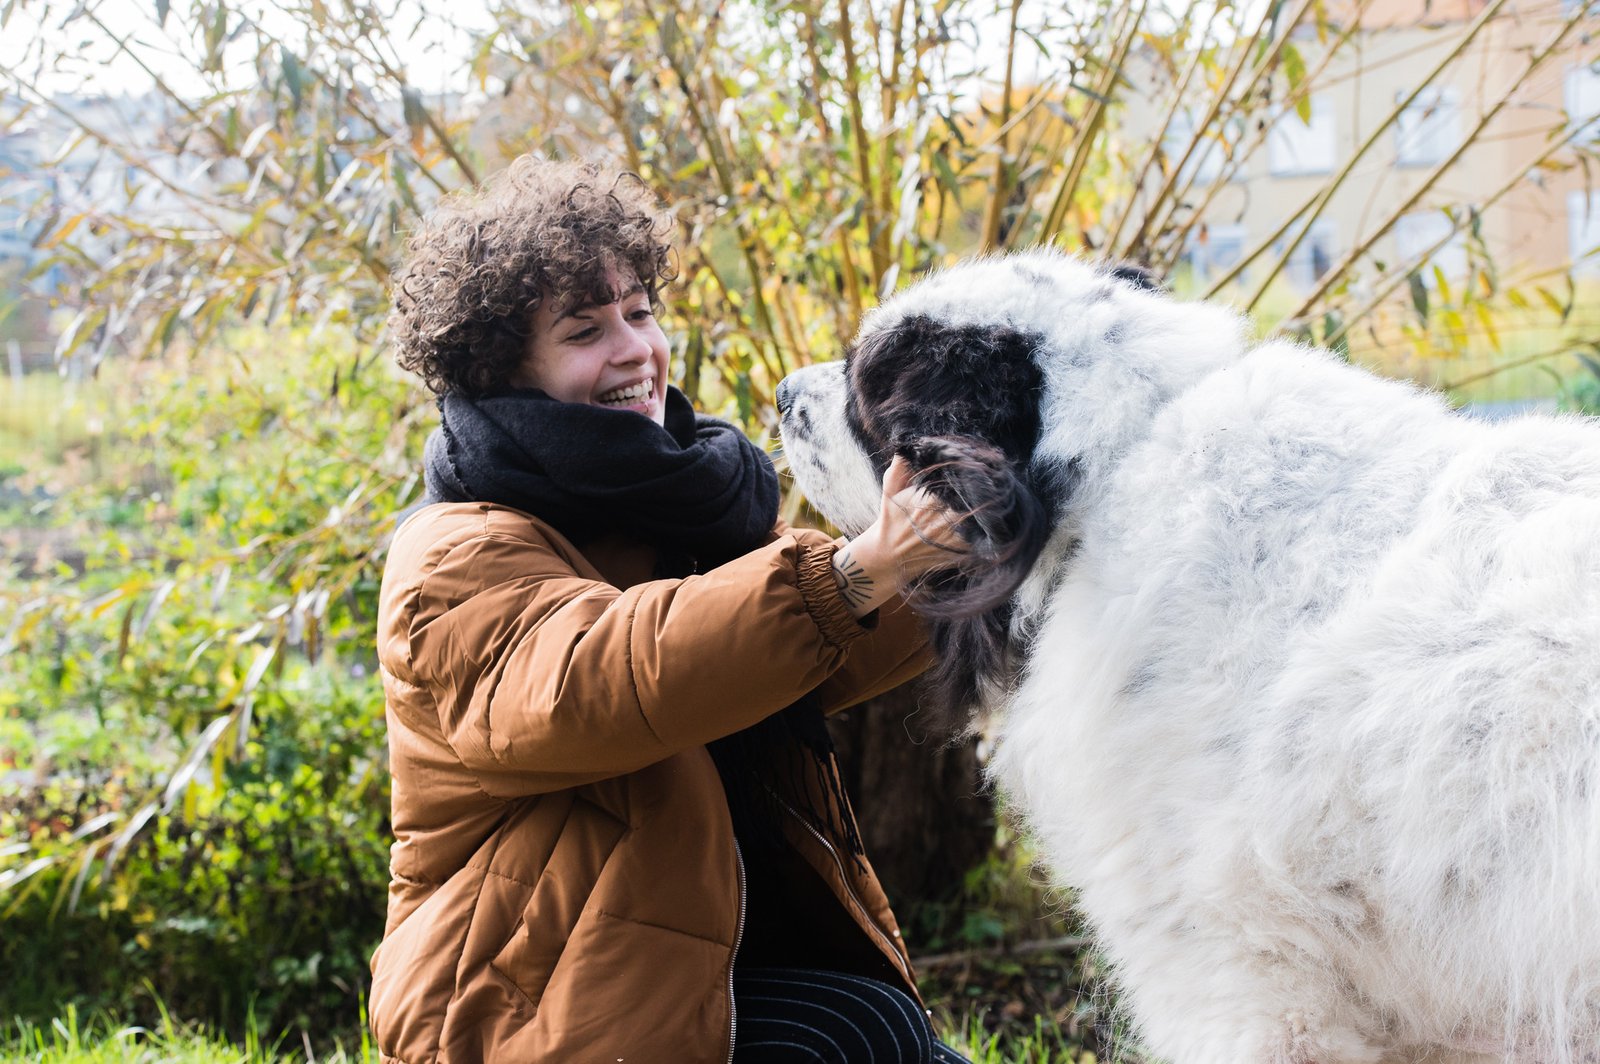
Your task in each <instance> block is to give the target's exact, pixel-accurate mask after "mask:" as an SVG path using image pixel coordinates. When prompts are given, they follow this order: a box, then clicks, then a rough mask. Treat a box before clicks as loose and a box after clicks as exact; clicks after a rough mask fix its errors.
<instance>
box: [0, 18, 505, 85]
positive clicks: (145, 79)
mask: <svg viewBox="0 0 1600 1064" xmlns="http://www.w3.org/2000/svg"><path fill="white" fill-rule="evenodd" d="M311 2H313V0H302V2H301V3H296V2H295V0H289V4H288V5H285V4H283V3H277V2H269V0H245V2H242V3H235V4H233V5H230V6H231V8H232V10H234V11H236V12H243V13H244V14H246V15H248V16H249V17H250V18H251V19H252V20H254V21H255V22H257V23H258V24H259V25H261V26H262V27H263V28H265V29H266V30H267V31H268V32H270V33H272V34H273V35H274V36H276V37H279V38H281V39H283V40H284V41H286V42H294V41H295V40H297V39H303V31H302V30H300V29H299V28H298V27H299V25H300V23H301V20H302V19H303V18H305V17H306V16H305V15H304V14H302V13H296V12H295V11H293V10H290V11H285V9H284V8H285V6H290V7H291V8H294V7H304V6H309V4H310V3H311ZM376 6H378V7H380V8H381V9H383V10H384V11H385V12H386V15H387V16H388V17H387V18H386V22H387V23H388V24H389V25H390V26H391V27H395V28H399V29H400V30H401V32H395V33H393V34H392V38H391V39H392V42H393V45H394V48H395V50H396V52H397V54H398V55H397V57H398V58H399V60H400V62H402V63H403V64H404V65H405V68H406V72H407V75H408V80H409V81H410V83H411V84H414V85H416V86H417V87H418V88H420V89H422V90H423V91H425V92H434V91H441V90H444V89H451V88H453V89H456V90H458V91H459V90H461V89H464V88H465V85H464V83H463V79H462V77H461V73H460V71H461V65H462V57H463V56H465V55H466V43H465V42H466V40H467V36H466V32H465V30H467V29H471V28H473V27H475V26H477V27H481V26H484V25H487V24H488V22H489V15H488V10H487V5H486V4H485V3H484V2H483V0H450V3H449V5H448V8H447V10H448V11H449V18H450V20H453V21H454V22H455V24H456V25H457V26H458V27H460V30H459V31H456V32H452V31H451V29H450V28H449V27H448V25H447V23H446V21H445V20H444V19H442V18H440V17H439V15H438V11H439V10H440V7H441V5H439V4H437V3H434V4H428V2H427V0H378V2H377V5H376ZM424 7H426V8H430V9H431V11H432V13H431V14H430V15H429V16H428V19H427V27H428V32H427V33H423V34H409V33H407V32H404V31H405V30H408V29H409V28H410V27H411V26H414V25H415V24H416V21H417V13H418V11H419V9H422V8H424ZM3 8H4V5H3V4H0V9H3ZM171 8H172V10H171V12H170V14H169V16H168V21H167V25H166V27H165V28H163V26H162V25H161V23H160V22H159V21H158V15H157V10H158V9H157V2H156V0H84V2H76V0H19V2H18V3H17V4H16V6H15V7H13V8H12V10H11V14H10V18H9V20H8V21H7V22H6V23H5V24H4V26H3V27H0V71H6V72H11V73H14V74H16V75H18V76H19V77H21V78H25V79H26V80H27V81H28V82H29V83H31V84H34V85H37V86H38V87H39V88H40V89H41V90H42V91H45V92H49V93H64V94H73V95H97V94H113V95H114V94H129V95H138V94H140V93H142V92H143V91H144V90H146V89H148V88H149V87H150V85H151V79H150V75H149V74H147V73H146V72H145V71H144V70H143V69H141V67H140V65H139V63H137V62H135V61H134V59H133V58H132V57H131V56H129V55H128V54H127V53H126V52H121V51H119V50H118V49H117V48H116V46H115V45H114V44H113V43H112V42H111V41H110V40H109V37H108V34H107V33H106V32H105V31H104V30H102V29H101V28H100V27H99V26H96V25H95V24H94V22H93V21H92V19H98V20H99V21H100V22H101V23H103V24H104V26H105V29H106V30H109V31H110V32H111V34H115V35H117V36H120V37H127V38H130V39H131V40H134V41H137V42H139V43H140V44H141V45H144V46H145V47H142V48H139V49H138V51H139V54H140V55H141V57H143V58H145V60H146V61H147V62H149V63H150V64H151V65H152V67H153V68H154V69H155V71H156V72H157V73H158V74H160V75H161V77H162V78H163V80H165V81H167V82H168V84H170V85H171V86H172V87H173V88H174V89H176V90H177V91H178V92H179V93H181V94H183V95H185V96H201V95H204V94H206V93H207V92H208V91H210V90H211V89H212V88H213V86H212V85H211V84H209V83H208V82H207V81H206V80H205V79H204V78H203V77H201V76H200V75H199V74H198V73H197V72H196V71H195V69H194V67H195V64H194V60H193V58H192V51H193V48H194V44H193V42H192V39H190V38H189V37H187V36H182V37H178V36H174V31H177V30H178V29H179V23H180V19H179V17H178V14H179V12H181V11H187V10H188V0H171ZM83 12H87V13H88V14H84V13H83ZM91 16H92V18H91ZM452 38H454V39H452ZM41 44H44V45H48V46H49V47H48V48H47V49H46V50H47V51H49V52H51V53H55V52H62V53H64V54H65V55H66V56H67V57H68V58H67V59H66V60H65V61H64V62H63V63H62V64H61V65H60V67H59V68H56V69H42V68H41V66H40V63H39V55H40V52H41ZM255 50H256V49H255V45H254V43H253V42H251V41H236V42H234V44H233V45H232V47H230V48H227V49H226V50H225V52H224V57H225V63H226V64H227V65H228V66H229V70H228V74H229V78H230V80H231V81H233V82H234V83H237V80H238V79H239V78H240V77H241V76H244V77H248V76H249V71H250V66H249V59H250V58H251V57H253V56H254V54H255ZM3 87H4V82H3V81H0V90H3Z"/></svg>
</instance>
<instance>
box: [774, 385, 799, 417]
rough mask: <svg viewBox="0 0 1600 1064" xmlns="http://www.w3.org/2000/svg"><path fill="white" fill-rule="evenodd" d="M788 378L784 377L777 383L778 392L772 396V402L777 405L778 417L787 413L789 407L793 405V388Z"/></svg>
mask: <svg viewBox="0 0 1600 1064" xmlns="http://www.w3.org/2000/svg"><path fill="white" fill-rule="evenodd" d="M789 380H790V378H788V377H785V378H783V380H781V381H779V382H778V391H777V393H776V394H775V395H774V396H773V401H774V402H776V403H777V404H778V416H779V417H782V416H783V415H785V414H787V413H788V412H789V407H791V406H793V405H794V387H793V386H792V385H791V384H790V383H789Z"/></svg>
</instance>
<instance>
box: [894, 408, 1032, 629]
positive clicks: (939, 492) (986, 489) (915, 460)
mask: <svg viewBox="0 0 1600 1064" xmlns="http://www.w3.org/2000/svg"><path fill="white" fill-rule="evenodd" d="M905 457H906V459H907V461H908V462H909V464H910V466H911V469H912V477H913V483H915V484H917V485H919V486H921V487H923V488H926V489H927V490H928V491H930V492H932V493H933V494H934V495H936V496H938V498H939V499H940V501H942V502H943V503H944V504H945V505H946V506H948V507H950V508H951V509H952V510H954V511H955V513H956V514H957V515H958V516H959V518H960V525H959V526H958V530H959V532H960V533H961V538H962V539H963V540H964V541H965V542H966V546H967V552H966V553H965V554H963V555H962V556H961V560H960V562H959V564H958V565H957V566H956V567H955V568H954V569H953V570H952V571H950V572H948V573H945V574H943V575H942V576H940V577H938V578H936V579H935V580H934V581H932V582H930V583H929V584H928V585H927V586H926V587H924V588H919V589H918V594H917V596H916V597H917V599H918V600H919V601H918V603H917V604H918V608H919V609H920V610H921V611H922V612H923V613H924V614H925V615H926V616H929V617H941V618H947V619H957V618H962V617H972V616H975V615H977V614H980V613H987V612H989V611H990V610H993V609H996V608H998V607H999V606H1001V605H1003V604H1004V603H1005V602H1006V601H1007V600H1009V599H1010V598H1011V595H1012V593H1013V592H1015V591H1016V589H1017V586H1018V585H1019V584H1021V583H1022V581H1023V579H1024V578H1025V577H1026V576H1027V575H1028V571H1029V570H1030V569H1031V568H1032V567H1033V563H1034V561H1035V560H1036V559H1037V558H1038V557H1039V552H1040V551H1041V550H1043V549H1044V544H1045V540H1046V539H1048V538H1049V535H1050V512H1049V507H1048V506H1047V505H1046V502H1045V501H1044V500H1043V499H1041V498H1040V497H1039V493H1038V492H1037V491H1036V490H1035V488H1034V485H1033V484H1031V483H1029V481H1028V479H1027V478H1026V476H1025V475H1024V473H1023V472H1022V470H1021V469H1020V468H1019V465H1018V463H1017V461H1016V459H1014V458H1013V457H1012V456H1010V455H1008V454H1007V453H1006V452H1005V451H1004V450H1002V449H1001V448H999V447H996V446H995V445H994V444H992V443H988V442H986V441H983V440H979V439H976V438H973V437H970V436H930V437H924V438H922V439H918V440H916V441H914V442H913V443H912V444H911V446H910V448H909V450H908V452H907V453H906V455H905Z"/></svg>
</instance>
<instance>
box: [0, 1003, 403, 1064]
mask: <svg viewBox="0 0 1600 1064" xmlns="http://www.w3.org/2000/svg"><path fill="white" fill-rule="evenodd" d="M296 1042H300V1039H298V1038H293V1039H291V1038H290V1037H289V1036H287V1035H285V1036H280V1037H278V1038H276V1039H274V1040H272V1041H270V1042H269V1041H267V1040H266V1039H264V1038H263V1037H262V1035H261V1034H260V1032H258V1031H257V1030H256V1028H255V1024H254V1023H251V1024H250V1025H249V1026H248V1028H247V1029H246V1031H245V1039H244V1043H243V1044H242V1045H241V1044H235V1043H232V1042H229V1041H227V1040H226V1039H223V1038H220V1037H218V1036H217V1035H215V1034H213V1033H212V1032H209V1031H207V1030H205V1029H204V1028H200V1027H194V1026H191V1025H187V1024H183V1023H180V1022H179V1021H176V1020H174V1019H173V1018H172V1017H171V1016H169V1015H167V1014H166V1012H165V1010H163V1011H162V1016H161V1023H160V1025H159V1026H157V1027H155V1028H148V1027H125V1026H119V1025H118V1024H116V1023H115V1022H114V1021H112V1020H109V1019H105V1018H100V1019H91V1020H87V1021H85V1020H84V1019H83V1018H82V1017H80V1016H79V1015H78V1012H77V1010H76V1009H73V1008H72V1007H70V1006H69V1007H68V1008H67V1011H66V1012H65V1014H64V1015H62V1016H61V1017H59V1018H57V1019H55V1020H53V1021H51V1023H50V1024H49V1025H48V1026H41V1025H38V1024H32V1023H27V1022H17V1023H13V1024H11V1025H9V1026H8V1027H3V1028H0V1064H22V1062H23V1061H27V1062H29V1064H113V1062H115V1064H299V1062H306V1064H313V1062H315V1064H358V1062H359V1064H377V1061H378V1052H377V1049H376V1048H374V1047H373V1046H372V1045H371V1044H370V1043H368V1042H367V1041H366V1038H365V1037H363V1038H362V1040H361V1044H360V1045H358V1046H356V1047H355V1048H354V1049H350V1050H347V1049H345V1048H344V1047H342V1046H335V1047H334V1048H333V1049H331V1050H329V1051H326V1052H311V1051H308V1048H306V1047H304V1046H303V1045H297V1044H294V1043H296Z"/></svg>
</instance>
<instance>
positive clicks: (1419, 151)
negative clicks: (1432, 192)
mask: <svg viewBox="0 0 1600 1064" xmlns="http://www.w3.org/2000/svg"><path fill="white" fill-rule="evenodd" d="M1395 102H1396V103H1399V102H1400V101H1399V99H1396V100H1395ZM1394 140H1395V165H1397V166H1437V165H1438V164H1439V163H1442V162H1444V161H1445V160H1446V159H1448V158H1449V157H1450V153H1451V152H1453V151H1455V150H1456V149H1457V148H1459V147H1460V146H1461V101H1460V97H1459V95H1458V94H1457V93H1456V90H1455V89H1423V90H1422V91H1421V92H1420V93H1418V94H1417V98H1416V99H1414V100H1412V101H1411V106H1409V107H1407V108H1406V109H1405V110H1403V111H1401V112H1400V117H1399V120H1398V121H1397V122H1396V123H1395V129H1394Z"/></svg>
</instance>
